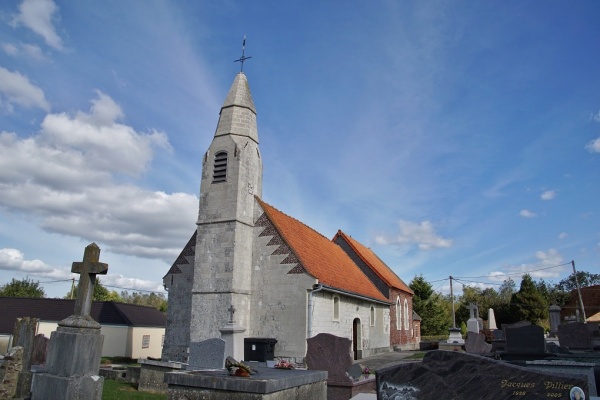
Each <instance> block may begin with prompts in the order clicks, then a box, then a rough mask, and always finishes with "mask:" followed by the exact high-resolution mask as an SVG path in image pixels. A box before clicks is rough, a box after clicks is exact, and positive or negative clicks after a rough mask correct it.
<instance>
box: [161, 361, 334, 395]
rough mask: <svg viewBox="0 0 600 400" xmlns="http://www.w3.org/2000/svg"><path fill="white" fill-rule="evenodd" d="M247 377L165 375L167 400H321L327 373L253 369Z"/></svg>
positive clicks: (213, 373)
mask: <svg viewBox="0 0 600 400" xmlns="http://www.w3.org/2000/svg"><path fill="white" fill-rule="evenodd" d="M255 372H256V373H255V374H253V375H250V376H249V377H237V376H231V375H229V373H228V372H227V371H226V370H223V371H185V372H170V373H167V374H165V382H166V383H167V385H168V393H169V394H168V399H169V400H176V399H182V398H185V399H189V400H284V399H300V400H312V399H315V400H325V399H326V398H327V384H326V380H327V372H325V371H308V370H286V369H276V368H264V367H256V368H255Z"/></svg>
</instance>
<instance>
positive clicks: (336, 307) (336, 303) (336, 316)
mask: <svg viewBox="0 0 600 400" xmlns="http://www.w3.org/2000/svg"><path fill="white" fill-rule="evenodd" d="M333 320H334V321H339V320H340V298H339V297H338V296H333Z"/></svg>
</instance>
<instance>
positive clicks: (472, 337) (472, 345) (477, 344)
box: [465, 332, 492, 355]
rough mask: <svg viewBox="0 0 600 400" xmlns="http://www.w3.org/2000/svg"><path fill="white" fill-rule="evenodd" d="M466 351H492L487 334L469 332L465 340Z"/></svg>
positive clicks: (471, 352) (480, 352) (473, 352)
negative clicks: (487, 340) (486, 337)
mask: <svg viewBox="0 0 600 400" xmlns="http://www.w3.org/2000/svg"><path fill="white" fill-rule="evenodd" d="M465 351H466V352H467V353H470V354H482V355H483V354H489V353H491V351H492V345H491V344H489V343H486V341H485V334H483V333H476V332H468V333H467V339H466V340H465Z"/></svg>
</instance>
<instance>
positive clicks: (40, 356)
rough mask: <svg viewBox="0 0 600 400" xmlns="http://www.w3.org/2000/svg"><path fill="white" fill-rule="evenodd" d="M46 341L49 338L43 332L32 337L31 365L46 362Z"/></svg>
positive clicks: (48, 340)
mask: <svg viewBox="0 0 600 400" xmlns="http://www.w3.org/2000/svg"><path fill="white" fill-rule="evenodd" d="M48 342H50V339H49V338H47V337H46V336H44V334H43V333H40V334H39V335H35V338H34V339H33V351H32V352H31V365H44V364H46V355H47V353H48Z"/></svg>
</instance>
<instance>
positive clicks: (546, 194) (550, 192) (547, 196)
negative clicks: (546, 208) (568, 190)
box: [540, 190, 556, 200]
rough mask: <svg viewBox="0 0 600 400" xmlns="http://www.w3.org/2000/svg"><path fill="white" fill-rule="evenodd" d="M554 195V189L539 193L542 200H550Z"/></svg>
mask: <svg viewBox="0 0 600 400" xmlns="http://www.w3.org/2000/svg"><path fill="white" fill-rule="evenodd" d="M555 197H556V192H555V191H554V190H546V191H544V192H543V193H542V194H541V195H540V198H541V199H542V200H552V199H553V198H555Z"/></svg>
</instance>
